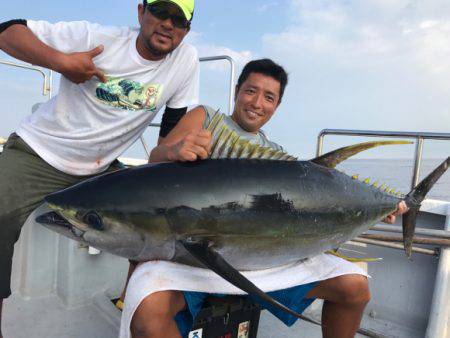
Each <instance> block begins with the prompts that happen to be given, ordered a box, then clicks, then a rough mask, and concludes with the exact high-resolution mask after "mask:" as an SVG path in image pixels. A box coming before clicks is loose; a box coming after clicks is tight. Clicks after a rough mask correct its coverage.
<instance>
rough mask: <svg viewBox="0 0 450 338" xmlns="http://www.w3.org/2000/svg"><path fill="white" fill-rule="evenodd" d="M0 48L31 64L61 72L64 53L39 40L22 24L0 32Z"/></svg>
mask: <svg viewBox="0 0 450 338" xmlns="http://www.w3.org/2000/svg"><path fill="white" fill-rule="evenodd" d="M0 49H1V50H3V51H4V52H5V53H7V54H9V55H10V56H12V57H14V58H16V59H18V60H21V61H24V62H28V63H31V64H33V65H37V66H41V67H44V68H48V69H52V70H54V71H57V72H61V69H62V65H63V60H64V58H65V57H66V54H64V53H62V52H60V51H57V50H56V49H54V48H52V47H50V46H48V45H46V44H45V43H43V42H42V41H40V40H39V39H38V38H37V37H36V35H34V34H33V32H32V31H31V30H30V29H29V28H28V27H26V26H24V25H12V26H10V27H9V28H7V29H6V30H5V31H3V32H2V33H1V34H0Z"/></svg>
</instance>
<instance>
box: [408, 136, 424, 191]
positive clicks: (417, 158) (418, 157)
mask: <svg viewBox="0 0 450 338" xmlns="http://www.w3.org/2000/svg"><path fill="white" fill-rule="evenodd" d="M422 152H423V137H418V138H417V141H416V152H415V155H414V173H413V178H412V182H411V190H412V189H414V187H415V186H416V185H417V184H419V178H420V166H421V164H422Z"/></svg>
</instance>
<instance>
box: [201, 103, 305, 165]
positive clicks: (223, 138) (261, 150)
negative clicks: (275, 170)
mask: <svg viewBox="0 0 450 338" xmlns="http://www.w3.org/2000/svg"><path fill="white" fill-rule="evenodd" d="M206 129H207V130H209V131H210V132H211V134H212V142H211V144H212V146H211V156H210V157H211V158H212V159H217V158H228V159H235V158H240V159H264V160H279V161H296V160H297V158H296V157H294V156H291V155H289V154H288V153H286V152H284V151H282V150H276V149H273V148H270V147H264V146H261V145H259V144H253V143H251V142H250V141H249V140H246V139H244V138H242V137H240V136H239V135H238V134H237V133H236V131H234V130H231V129H230V128H229V127H228V126H227V125H226V124H225V123H223V115H222V114H219V112H217V113H216V114H215V115H214V116H213V118H212V119H211V121H210V123H209V125H208V127H207V128H206Z"/></svg>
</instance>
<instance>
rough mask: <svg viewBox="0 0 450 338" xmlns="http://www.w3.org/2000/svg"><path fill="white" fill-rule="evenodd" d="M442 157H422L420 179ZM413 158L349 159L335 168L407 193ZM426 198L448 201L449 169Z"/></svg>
mask: <svg viewBox="0 0 450 338" xmlns="http://www.w3.org/2000/svg"><path fill="white" fill-rule="evenodd" d="M443 160H444V159H423V160H422V165H421V170H420V180H422V179H423V178H425V177H426V176H427V175H428V174H429V173H430V172H431V171H433V169H435V168H436V167H437V166H438V165H439V164H440V163H441V162H442V161H443ZM413 166H414V161H413V160H403V159H401V160H399V159H349V160H347V161H344V162H342V163H341V164H340V165H339V166H338V167H337V169H339V170H341V171H344V172H345V173H346V174H348V175H354V174H359V179H360V180H361V179H366V178H370V182H371V183H373V182H375V181H377V182H378V183H379V185H380V184H382V183H384V184H385V185H387V186H388V187H390V188H394V189H396V190H397V191H400V192H402V193H403V194H407V193H408V192H409V191H410V190H411V182H412V176H413ZM427 198H431V199H438V200H443V201H449V202H450V169H448V170H447V172H446V173H445V174H444V175H443V176H442V177H441V178H440V180H439V181H438V182H436V184H435V185H434V186H433V188H432V189H431V191H430V192H429V193H428V195H427Z"/></svg>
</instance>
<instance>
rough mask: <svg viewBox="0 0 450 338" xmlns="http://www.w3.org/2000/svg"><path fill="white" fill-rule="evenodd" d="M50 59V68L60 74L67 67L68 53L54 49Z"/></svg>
mask: <svg viewBox="0 0 450 338" xmlns="http://www.w3.org/2000/svg"><path fill="white" fill-rule="evenodd" d="M50 59H51V60H52V61H51V63H50V68H51V69H52V70H54V71H55V72H58V73H60V74H64V72H65V71H66V70H67V68H68V66H67V65H68V60H69V58H68V55H67V54H65V53H63V52H60V51H57V50H54V55H53V57H52V58H50Z"/></svg>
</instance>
